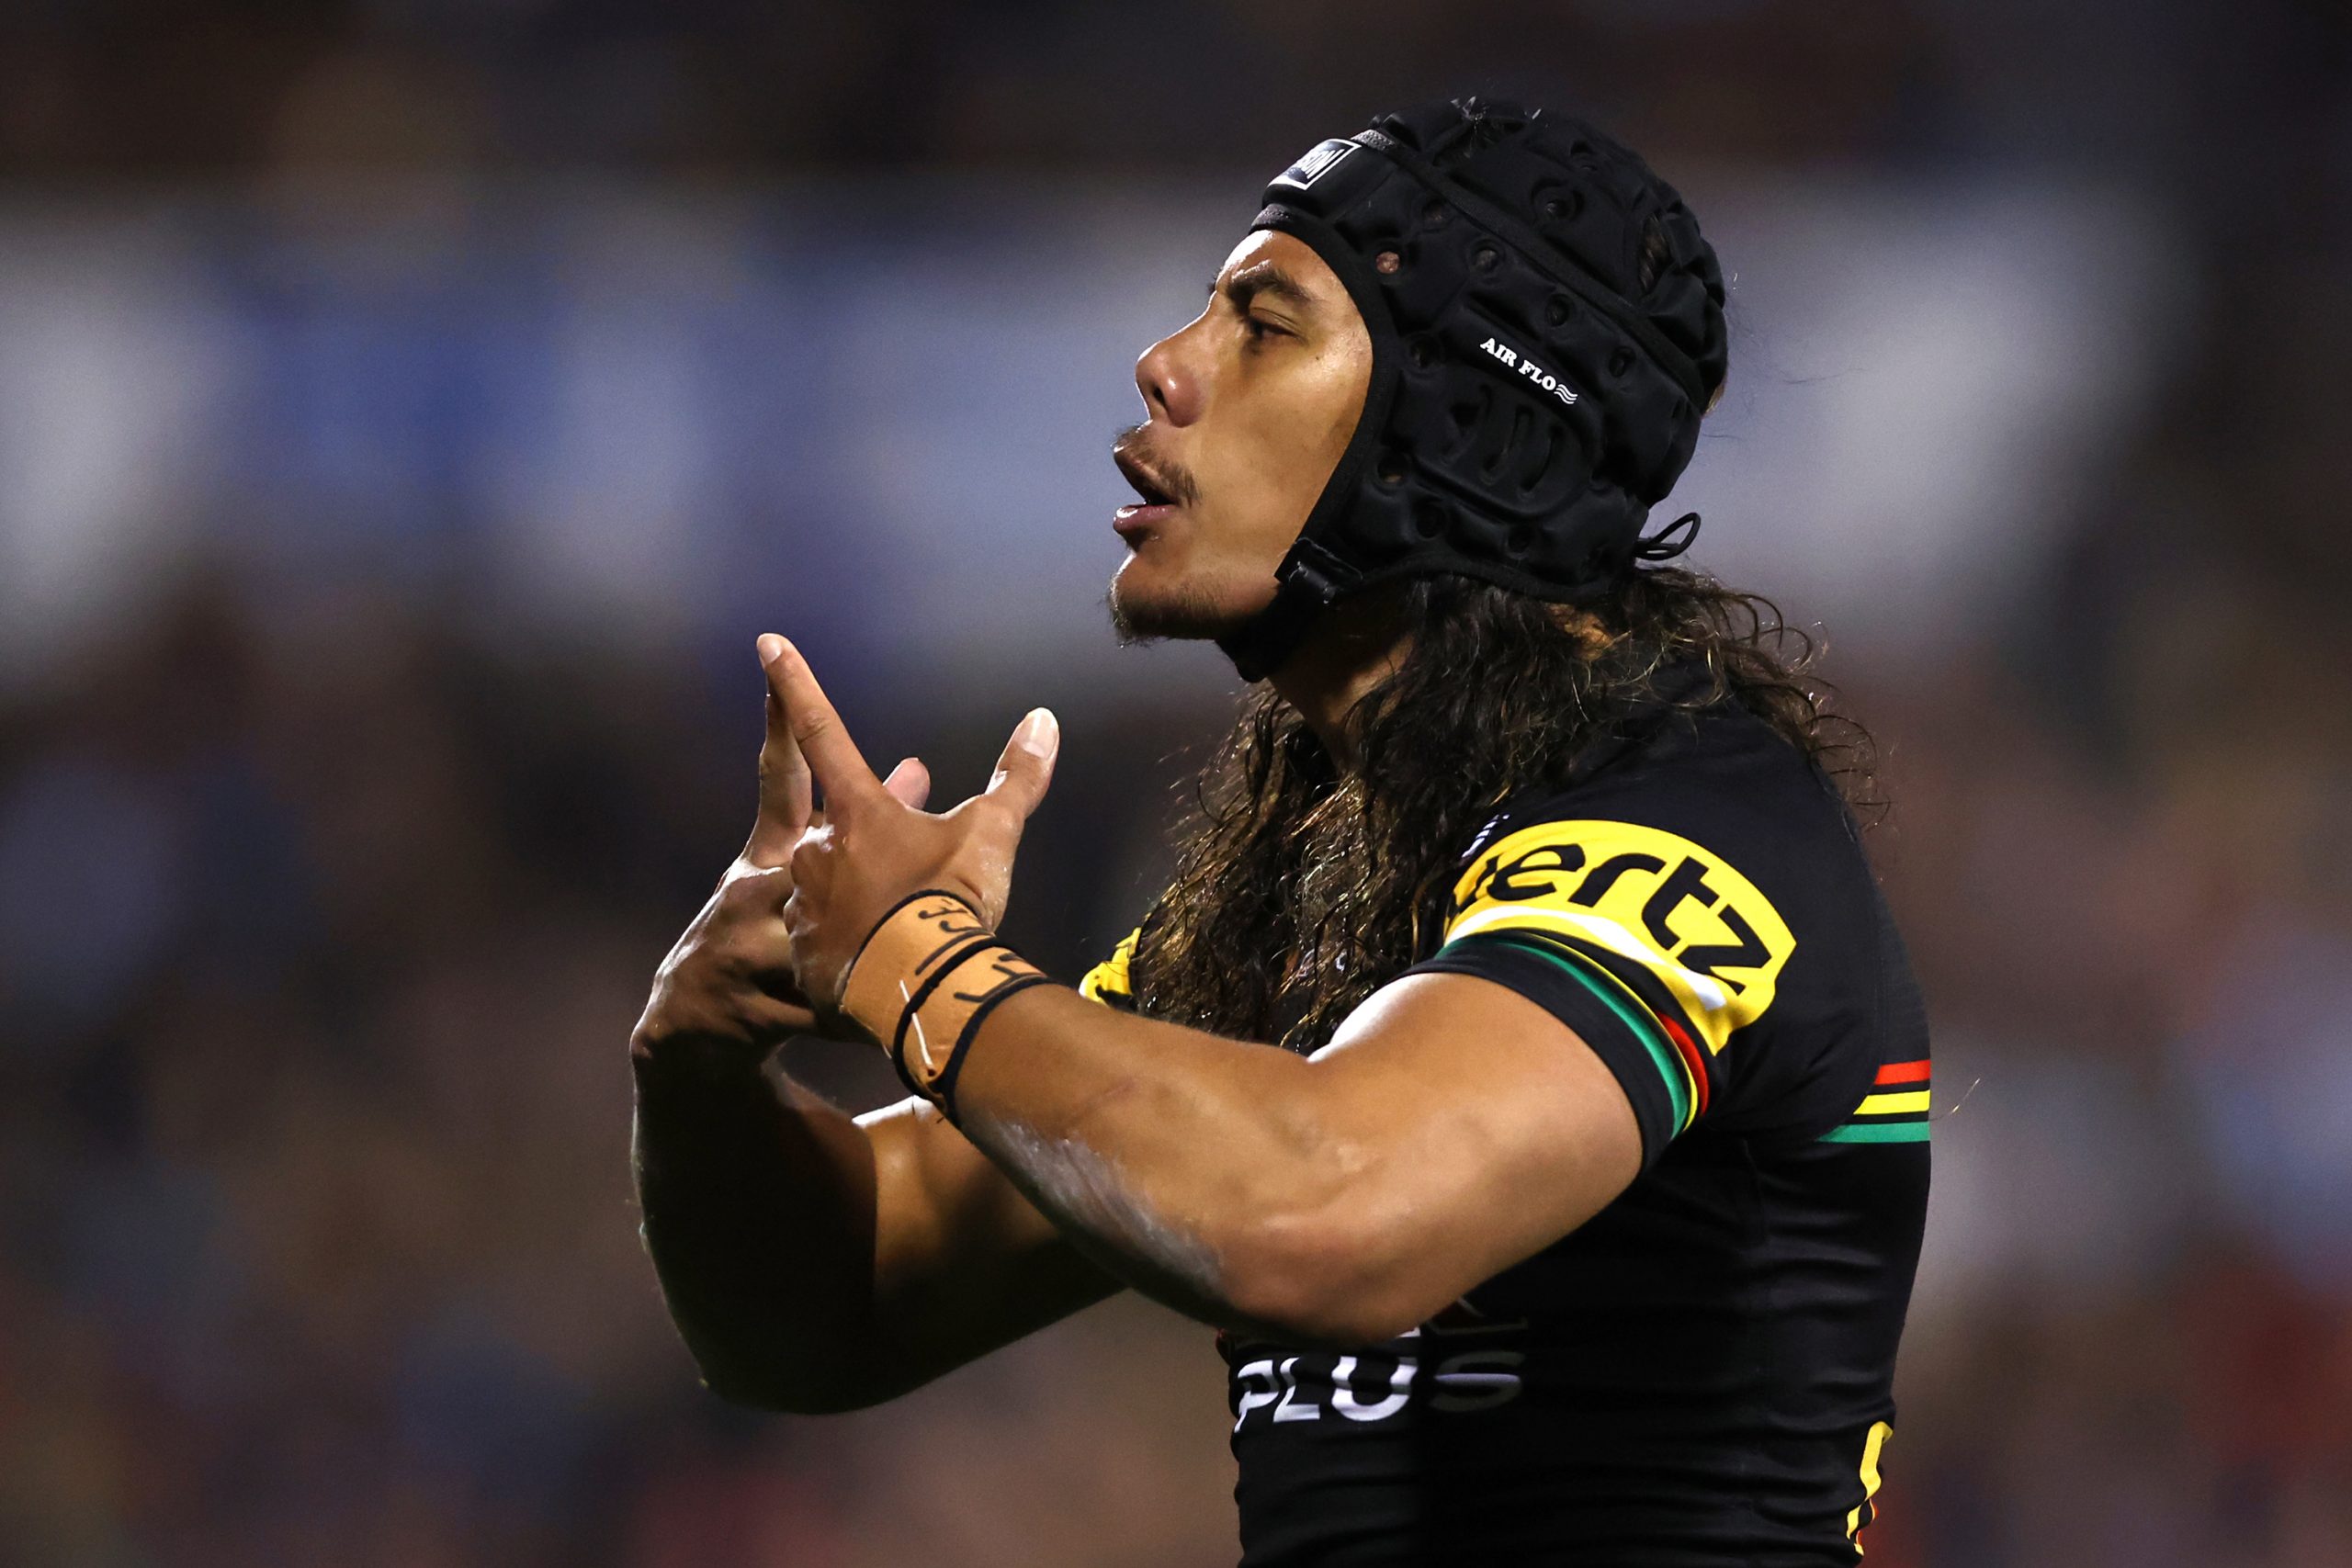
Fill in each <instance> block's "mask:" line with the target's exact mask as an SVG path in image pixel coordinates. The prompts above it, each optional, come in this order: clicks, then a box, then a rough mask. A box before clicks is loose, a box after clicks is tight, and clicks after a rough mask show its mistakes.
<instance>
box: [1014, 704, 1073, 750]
mask: <svg viewBox="0 0 2352 1568" xmlns="http://www.w3.org/2000/svg"><path fill="white" fill-rule="evenodd" d="M1061 731H1062V727H1061V721H1060V720H1059V719H1057V718H1056V717H1055V716H1054V710H1053V709H1051V708H1031V709H1030V710H1029V716H1028V717H1026V718H1024V719H1023V720H1022V721H1021V728H1018V729H1016V730H1014V731H1013V732H1012V739H1013V744H1015V745H1017V746H1019V747H1020V748H1021V749H1022V750H1023V751H1027V752H1029V753H1031V754H1032V755H1033V756H1038V757H1043V756H1046V755H1048V754H1050V753H1051V752H1052V750H1053V749H1054V742H1055V741H1056V740H1057V739H1060V738H1061Z"/></svg>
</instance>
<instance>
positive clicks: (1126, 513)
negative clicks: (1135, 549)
mask: <svg viewBox="0 0 2352 1568" xmlns="http://www.w3.org/2000/svg"><path fill="white" fill-rule="evenodd" d="M1111 460H1112V461H1113V462H1114V463H1116V464H1118V466H1119V472H1120V473H1121V474H1122V475H1124V476H1125V479H1126V481H1127V483H1128V485H1130V486H1131V487H1132V488H1133V489H1134V491H1135V492H1136V495H1137V496H1139V497H1141V498H1142V499H1141V500H1140V501H1138V502H1133V503H1130V504H1129V505H1126V506H1122V507H1121V508H1119V510H1118V511H1117V512H1115V513H1113V514H1112V517H1111V526H1112V527H1113V528H1114V529H1115V530H1116V531H1117V532H1118V535H1119V536H1120V537H1121V538H1123V539H1125V540H1126V541H1127V542H1128V543H1129V544H1130V545H1133V544H1136V543H1138V542H1139V541H1140V540H1141V539H1142V538H1144V537H1145V536H1148V534H1149V533H1150V532H1151V530H1152V528H1153V527H1154V526H1155V525H1159V524H1161V523H1165V522H1166V521H1168V519H1170V518H1171V517H1173V516H1174V515H1176V512H1177V507H1178V504H1179V503H1178V502H1177V501H1176V498H1175V496H1174V494H1173V493H1172V490H1173V487H1171V486H1170V485H1169V484H1168V483H1167V482H1166V481H1164V480H1163V479H1160V478H1159V475H1158V474H1157V473H1156V472H1154V471H1153V469H1152V468H1151V467H1150V466H1149V465H1148V464H1147V463H1145V462H1144V460H1143V459H1142V458H1141V457H1137V456H1136V454H1135V453H1134V452H1132V451H1128V450H1125V449H1119V450H1114V451H1113V452H1112V454H1111Z"/></svg>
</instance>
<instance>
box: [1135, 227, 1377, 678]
mask: <svg viewBox="0 0 2352 1568" xmlns="http://www.w3.org/2000/svg"><path fill="white" fill-rule="evenodd" d="M1371 380H1372V338H1371V336H1370V334H1368V333H1366V332H1365V331H1364V325H1363V316H1362V315H1360V314H1359V313H1358V312H1357V310H1356V308H1355V303H1354V301H1352V300H1351V299H1349V298H1348V292H1347V290H1346V289H1345V288H1341V287H1340V280H1339V278H1338V277H1337V276H1334V275H1333V273H1332V271H1331V269H1330V268H1329V267H1328V266H1326V265H1324V264H1323V260H1322V258H1321V257H1319V256H1317V254H1315V252H1314V251H1313V250H1312V249H1310V248H1309V247H1308V246H1307V245H1306V243H1303V242H1302V241H1299V240H1296V239H1294V238H1292V237H1291V236H1290V235H1288V234H1280V233H1275V232H1273V231H1271V230H1260V231H1256V232H1254V233H1252V234H1250V236H1249V237H1248V238H1246V239H1244V240H1243V241H1242V242H1241V243H1240V244H1238V245H1237V246H1235V247H1234V251H1233V254H1231V255H1229V256H1227V258H1226V260H1225V265H1224V266H1223V267H1221V268H1220V269H1219V270H1218V272H1217V276H1216V282H1215V283H1213V284H1212V285H1210V288H1209V303H1208V308H1207V309H1206V310H1203V311H1202V312H1201V314H1200V316H1199V317H1198V318H1197V319H1196V320H1194V321H1193V323H1192V324H1191V325H1190V326H1187V327H1185V328H1183V329H1182V331H1180V332H1178V333H1174V334H1173V335H1171V336H1169V337H1164V338H1162V339H1160V340H1159V342H1158V343H1156V344H1152V345H1151V346H1150V347H1149V348H1148V349H1146V350H1145V351H1144V355H1143V357H1142V358H1140V359H1138V360H1136V389H1137V390H1139V391H1140V392H1142V394H1143V400H1144V407H1145V410H1146V411H1147V412H1148V416H1149V417H1148V418H1147V419H1146V420H1145V421H1144V423H1141V424H1138V425H1136V427H1134V428H1133V429H1132V430H1129V431H1127V432H1126V433H1125V434H1123V435H1121V436H1120V437H1119V440H1118V443H1117V445H1116V446H1114V448H1113V456H1114V458H1115V459H1116V461H1117V462H1118V465H1119V468H1120V469H1121V471H1122V472H1124V473H1125V475H1126V477H1127V482H1128V483H1130V484H1132V485H1133V486H1134V487H1135V488H1136V493H1137V494H1138V495H1140V496H1141V497H1142V498H1143V501H1142V502H1141V503H1139V504H1136V505H1133V506H1124V507H1121V508H1120V509H1119V512H1118V514H1117V516H1116V517H1115V519H1114V523H1113V525H1114V527H1116V528H1117V529H1118V531H1119V536H1120V537H1122V538H1124V539H1125V540H1126V542H1127V550H1128V555H1127V559H1126V561H1125V564H1124V565H1122V566H1121V567H1120V568H1119V571H1118V575H1117V576H1116V577H1114V578H1113V579H1112V581H1111V615H1112V618H1113V620H1114V621H1115V622H1116V623H1117V625H1118V627H1119V631H1120V633H1121V635H1122V636H1125V637H1216V636H1219V635H1221V634H1223V633H1225V632H1228V631H1231V630H1234V629H1236V628H1237V627H1238V626H1241V625H1242V623H1244V622H1245V621H1247V620H1248V619H1249V618H1250V616H1251V615H1255V614H1257V613H1258V612H1259V611H1260V610H1262V609H1264V608H1265V607H1266V605H1267V604H1270V603H1271V602H1272V599H1273V596H1274V569H1275V568H1276V567H1277V566H1279V565H1281V564H1282V558H1283V555H1284V554H1285V553H1287V552H1288V550H1289V549H1290V547H1291V545H1292V543H1293V542H1294V541H1295V540H1296V539H1297V537H1298V531H1299V528H1300V527H1301V526H1302V525H1304V524H1305V523H1306V514H1307V513H1308V511H1309V510H1311V509H1312V508H1313V506H1314V504H1315V501H1316V498H1317V496H1319V495H1321V494H1322V492H1323V487H1324V485H1325V483H1326V482H1327V481H1329V479H1330V477H1331V470H1332V469H1333V468H1336V467H1337V466H1338V465H1339V461H1340V454H1341V453H1342V452H1343V451H1345V450H1346V448H1347V445H1348V438H1349V437H1350V436H1351V435H1352V434H1354V433H1355V428H1356V418H1357V416H1358V415H1359V414H1361V413H1362V412H1363V400H1364V390H1365V389H1366V388H1367V387H1368V386H1369V385H1370V384H1371Z"/></svg>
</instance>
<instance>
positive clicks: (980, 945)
mask: <svg viewBox="0 0 2352 1568" xmlns="http://www.w3.org/2000/svg"><path fill="white" fill-rule="evenodd" d="M1049 983H1050V982H1049V981H1048V980H1047V979H1046V976H1045V974H1044V973H1043V972H1041V971H1040V970H1039V969H1037V968H1036V966H1035V965H1034V964H1031V963H1030V962H1029V961H1028V960H1027V959H1025V958H1023V957H1022V956H1021V955H1020V954H1019V953H1015V952H1013V951H1012V949H1011V948H1009V947H1007V946H1005V945H1004V943H1002V942H999V941H998V940H997V939H996V933H995V932H994V931H989V929H988V927H987V926H985V925H983V924H981V923H980V918H979V916H978V915H977V914H976V913H974V912H973V910H972V908H971V906H970V905H968V904H967V903H965V902H964V901H963V900H962V899H961V898H959V897H956V895H954V894H952V893H938V892H929V893H918V894H916V895H915V896H914V897H911V898H909V899H907V900H906V901H905V902H903V903H901V904H900V905H899V907H898V908H895V909H892V910H891V911H890V912H889V913H888V915H885V916H884V917H883V918H882V923H881V924H879V925H877V926H876V927H875V928H874V933H873V934H872V935H871V936H869V937H867V938H866V939H865V946H864V947H861V948H859V949H858V952H857V957H856V958H855V959H854V960H853V961H852V962H851V964H850V969H849V978H848V980H847V981H846V982H845V983H844V985H843V986H842V1012H843V1013H844V1014H846V1015H847V1016H848V1017H849V1019H850V1020H851V1021H853V1022H854V1023H855V1024H856V1025H857V1026H858V1027H859V1028H860V1029H863V1030H864V1031H865V1032H866V1033H868V1034H870V1035H872V1036H873V1037H874V1039H875V1040H876V1042H878V1043H880V1044H881V1046H882V1048H883V1049H884V1050H885V1051H887V1052H888V1053H889V1055H890V1065H891V1066H894V1067H896V1068H898V1069H899V1077H900V1078H901V1079H903V1080H905V1082H906V1085H907V1087H908V1088H909V1089H912V1090H914V1092H915V1093H917V1094H919V1095H922V1097H923V1098H924V1099H926V1100H930V1101H931V1102H932V1103H933V1104H934V1105H936V1106H938V1107H939V1108H940V1109H941V1110H942V1111H945V1112H946V1113H947V1115H948V1118H949V1119H950V1120H951V1121H952V1120H954V1118H955V1114H956V1112H955V1092H956V1076H957V1075H958V1074H959V1073H960V1072H961V1071H962V1069H963V1065H964V1054H965V1052H966V1051H967V1050H968V1049H969V1048H970V1046H971V1043H972V1040H973V1037H974V1036H975V1035H977V1034H978V1032H979V1026H980V1021H982V1020H983V1019H985V1018H986V1017H987V1016H988V1015H989V1012H990V1011H991V1010H993V1009H994V1008H995V1007H996V1006H997V1004H998V1003H1000V1002H1001V1001H1003V1000H1004V999H1005V998H1007V997H1009V996H1011V995H1012V994H1013V993H1014V992H1015V991H1022V990H1026V989H1027V988H1028V987H1031V986H1042V985H1046V984H1049Z"/></svg>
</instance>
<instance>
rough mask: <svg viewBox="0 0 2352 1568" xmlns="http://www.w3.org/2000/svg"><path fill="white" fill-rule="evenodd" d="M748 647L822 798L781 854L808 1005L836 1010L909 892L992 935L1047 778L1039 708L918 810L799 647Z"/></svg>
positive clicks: (1054, 745) (1049, 765)
mask: <svg viewBox="0 0 2352 1568" xmlns="http://www.w3.org/2000/svg"><path fill="white" fill-rule="evenodd" d="M759 648H760V663H761V665H762V666H763V668H764V669H765V670H766V671H767V677H768V684H769V686H770V687H771V688H772V689H773V690H774V691H775V694H776V700H777V701H778V702H780V703H782V704H783V705H784V710H785V715H786V721H787V722H788V723H789V724H790V726H791V728H792V734H793V737H794V739H797V741H798V742H799V745H800V750H801V754H802V755H803V756H805V757H806V758H807V759H808V760H809V771H810V773H813V774H814V775H815V779H816V783H817V787H818V788H819V789H820V790H821V791H822V792H823V793H824V798H825V820H824V822H823V825H822V826H820V827H813V828H810V829H809V830H808V831H807V832H806V833H804V834H802V835H801V838H800V841H799V843H798V844H797V846H795V848H794V849H793V852H792V877H793V884H792V897H791V899H790V901H788V902H787V903H786V905H785V907H784V919H785V927H786V931H788V932H789V933H790V935H791V938H792V964H793V971H794V974H795V976H797V979H798V980H799V983H800V989H801V991H802V992H803V994H805V995H806V996H807V997H808V998H809V1000H810V1001H811V1002H813V1003H814V1004H815V1005H816V1006H818V1007H819V1008H821V1009H832V1008H838V1007H839V1006H840V1005H841V999H842V985H843V983H844V982H845V981H846V980H847V979H848V976H849V966H850V964H851V963H852V961H854V959H855V958H856V957H857V953H858V948H859V946H860V945H861V944H862V943H864V942H865V939H866V937H867V936H868V935H869V934H870V933H871V932H872V931H873V930H874V928H875V926H876V924H877V923H879V921H880V920H881V919H882V917H883V916H884V915H886V914H888V913H889V911H890V910H891V909H892V908H895V907H896V906H897V905H898V904H899V903H900V902H901V901H902V900H904V899H905V898H907V897H909V896H910V895H912V894H916V893H922V892H926V891H929V890H931V889H934V888H935V889H938V890H939V891H941V892H945V893H952V894H954V895H955V896H956V897H959V898H961V899H963V900H964V902H966V903H967V904H969V905H970V906H971V907H972V908H974V909H976V910H977V911H978V913H979V917H980V919H981V920H982V921H983V922H984V923H985V924H987V925H988V926H989V928H991V929H993V928H994V927H995V926H996V925H997V923H998V922H999V921H1000V920H1001V919H1003V918H1004V907H1005V901H1006V899H1007V898H1008V897H1010V896H1011V893H1012V857H1013V854H1014V852H1016V851H1017V850H1018V849H1019V848H1020V846H1021V830H1022V829H1023V827H1024V826H1025V825H1026V824H1027V823H1028V820H1029V814H1030V813H1031V812H1033V811H1035V810H1036V808H1037V805H1038V803H1039V802H1040V801H1042V800H1044V799H1045V797H1046V785H1047V784H1050V783H1051V782H1052V780H1053V775H1054V756H1055V753H1056V751H1057V749H1058V748H1059V745H1060V742H1061V728H1060V726H1059V725H1058V724H1057V723H1056V722H1055V719H1054V716H1053V715H1052V714H1051V713H1050V712H1048V711H1047V710H1046V709H1045V708H1036V709H1034V710H1032V711H1031V712H1030V714H1029V715H1028V716H1027V717H1025V718H1023V720H1022V721H1021V723H1020V725H1019V726H1018V727H1017V728H1015V729H1014V730H1013V732H1012V739H1011V740H1010V741H1009V742H1007V743H1006V745H1005V748H1004V754H1003V755H1002V756H1001V757H1000V758H999V759H998V760H997V765H996V773H995V776H994V777H992V778H990V779H989V785H988V788H986V789H984V790H982V791H981V792H980V793H979V794H978V795H974V796H972V797H971V798H970V799H969V800H967V801H965V802H964V803H963V804H962V805H960V806H957V807H955V808H954V809H953V810H950V811H945V812H942V813H939V814H937V815H933V814H932V813H930V812H925V811H919V810H917V809H915V808H914V807H910V806H908V805H907V804H905V803H904V802H903V801H900V800H899V799H898V798H897V797H896V796H894V795H891V794H890V793H889V791H888V790H887V789H885V788H884V787H883V784H882V781H881V780H880V779H878V778H876V776H875V774H874V770H873V769H871V768H869V767H868V766H866V762H865V756H864V755H863V754H862V753H861V752H860V751H859V750H858V749H857V742H855V741H854V740H853V739H850V736H849V731H848V730H847V729H846V728H843V726H842V719H841V715H839V714H838V713H836V712H834V711H833V705H832V704H831V702H829V701H827V700H826V697H825V693H824V689H823V688H822V687H820V686H819V685H818V684H817V677H816V675H815V673H814V672H813V671H810V670H809V663H808V660H804V659H802V658H801V657H800V652H799V650H798V649H796V648H794V647H793V646H792V644H790V643H789V642H786V640H785V639H784V638H782V637H777V636H776V635H775V633H773V632H771V633H768V634H767V635H765V636H763V637H761V638H760V643H759Z"/></svg>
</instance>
